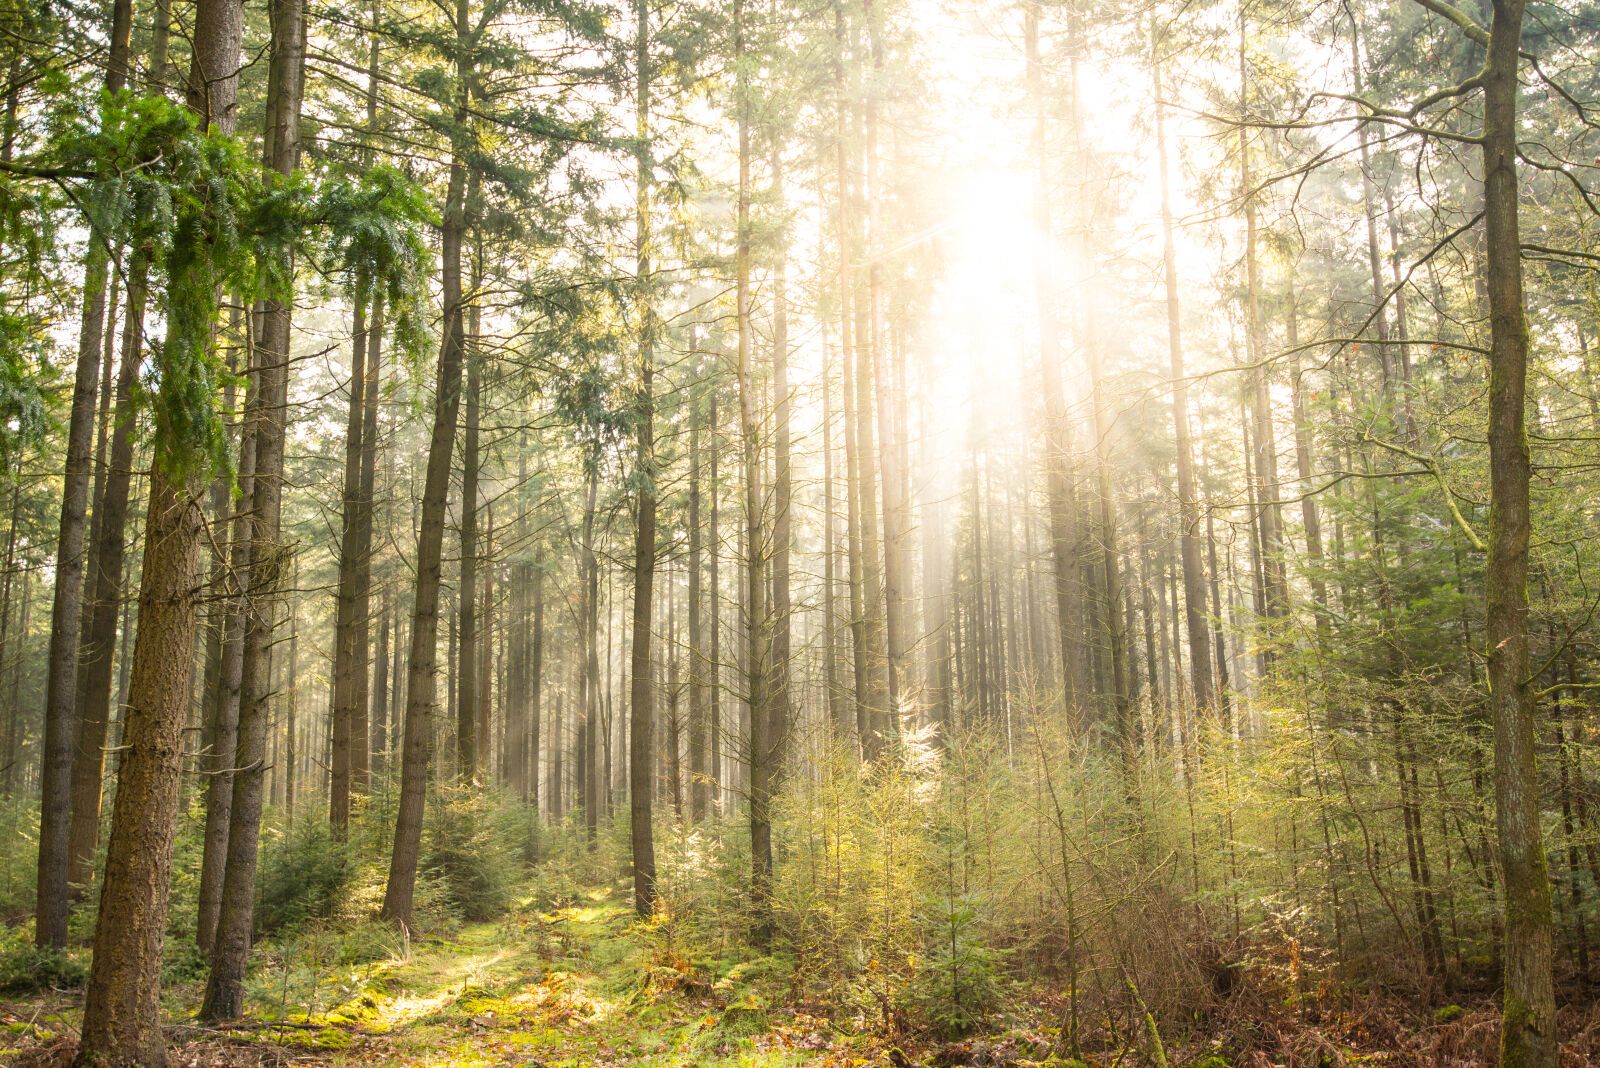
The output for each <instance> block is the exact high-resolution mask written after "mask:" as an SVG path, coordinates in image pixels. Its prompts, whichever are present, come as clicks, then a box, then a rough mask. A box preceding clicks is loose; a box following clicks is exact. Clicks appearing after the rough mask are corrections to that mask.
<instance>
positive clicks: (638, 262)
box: [628, 0, 677, 916]
mask: <svg viewBox="0 0 1600 1068" xmlns="http://www.w3.org/2000/svg"><path fill="white" fill-rule="evenodd" d="M634 18H635V19H636V20H637V26H636V27H635V34H636V36H635V40H634V74H635V82H634V138H635V142H634V143H635V146H636V147H635V160H634V162H635V167H636V173H635V182H636V185H635V199H634V258H635V268H636V276H635V279H634V283H635V285H636V286H637V287H638V299H639V302H640V305H641V307H640V308H639V396H638V402H637V404H638V411H637V427H636V432H637V434H638V440H637V442H636V447H637V451H636V453H635V459H634V462H635V465H636V467H637V471H636V475H635V477H636V478H637V480H638V485H639V490H638V497H637V500H636V502H635V506H634V508H635V512H634V546H633V653H632V659H631V665H630V668H629V674H630V675H631V676H632V678H631V682H630V687H631V689H630V691H629V705H630V707H629V712H628V727H629V732H630V733H629V739H628V803H629V804H628V811H629V816H630V819H631V822H632V844H633V907H634V911H635V912H637V913H638V914H639V915H641V916H649V915H651V914H652V913H653V912H654V911H655V904H656V855H655V837H654V828H653V827H652V825H651V819H652V812H651V805H652V800H653V798H652V795H651V790H650V784H651V779H652V778H653V777H654V748H653V746H652V744H651V734H652V729H651V724H652V719H653V715H652V712H653V710H652V704H651V703H652V702H653V701H654V700H655V692H654V685H653V683H654V674H653V671H654V668H653V666H652V664H651V661H650V643H651V640H652V638H653V633H652V628H651V625H650V619H651V617H650V611H651V597H652V596H653V594H654V592H655V570H656V486H655V478H656V456H655V396H654V394H653V392H652V391H653V390H654V388H655V385H654V380H655V329H656V324H655V319H654V309H653V306H652V304H651V292H650V291H651V288H652V282H651V279H650V252H651V247H650V240H651V237H650V194H651V168H652V166H653V164H652V162H651V158H650V4H649V0H637V2H636V3H635V5H634ZM674 663H676V661H674ZM673 700H674V701H676V700H677V695H676V691H674V694H673ZM676 753H677V749H676V737H674V749H673V754H674V755H673V766H674V784H673V789H674V791H676V790H677V783H676V777H677V776H676V765H677V755H676Z"/></svg>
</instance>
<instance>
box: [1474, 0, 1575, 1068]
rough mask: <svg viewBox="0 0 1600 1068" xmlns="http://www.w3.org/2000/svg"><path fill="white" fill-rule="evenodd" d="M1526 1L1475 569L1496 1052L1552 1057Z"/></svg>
mask: <svg viewBox="0 0 1600 1068" xmlns="http://www.w3.org/2000/svg"><path fill="white" fill-rule="evenodd" d="M1526 10H1527V0H1494V4H1493V11H1494V18H1493V21H1492V23H1491V24H1490V29H1489V35H1488V40H1487V42H1486V44H1487V48H1488V56H1487V59H1486V61H1485V63H1484V68H1483V72H1482V75H1481V78H1482V80H1483V94H1484V114H1483V171H1484V183H1483V184H1484V223H1485V230H1486V235H1487V239H1488V245H1487V254H1486V258H1485V273H1486V277H1485V285H1486V288H1487V290H1488V296H1489V411H1488V424H1489V426H1488V437H1489V538H1488V550H1489V552H1488V563H1487V566H1486V569H1485V582H1486V585H1487V595H1488V606H1487V614H1486V625H1487V631H1486V634H1485V639H1486V642H1487V645H1488V650H1489V651H1488V660H1489V709H1490V713H1491V715H1492V717H1493V720H1494V793H1495V826H1496V829H1497V830H1498V831H1499V844H1500V864H1501V869H1502V871H1503V872H1504V875H1505V966H1504V967H1505V970H1504V983H1505V1001H1504V1010H1503V1016H1502V1018H1501V1028H1500V1063H1501V1064H1502V1065H1504V1066H1506V1068H1525V1066H1527V1068H1544V1066H1546V1065H1554V1064H1555V1063H1556V1012H1555V991H1554V983H1553V979H1552V975H1551V966H1552V953H1553V949H1552V946H1553V941H1554V940H1553V934H1552V925H1551V916H1550V880H1549V876H1548V869H1547V867H1546V861H1545V849H1544V837H1543V832H1542V828H1541V825H1540V810H1539V778H1538V770H1537V767H1536V762H1535V746H1536V742H1537V739H1538V729H1539V717H1538V710H1537V708H1536V706H1535V695H1534V686H1535V681H1534V680H1533V679H1531V678H1530V677H1529V673H1530V670H1531V669H1530V666H1529V658H1528V542H1529V540H1530V538H1531V536H1532V521H1531V518H1530V516H1529V507H1528V496H1529V481H1530V478H1531V468H1532V458H1531V452H1530V449H1529V445H1528V432H1527V425H1526V402H1527V373H1528V321H1527V311H1526V308H1525V306H1524V297H1523V287H1522V247H1521V241H1522V239H1521V232H1520V220H1519V218H1518V203H1517V198H1518V188H1517V135H1518V121H1517V94H1518V82H1517V73H1518V66H1519V62H1520V58H1521V56H1520V50H1521V41H1522V20H1523V15H1524V13H1525V11H1526Z"/></svg>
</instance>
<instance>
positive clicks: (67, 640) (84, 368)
mask: <svg viewBox="0 0 1600 1068" xmlns="http://www.w3.org/2000/svg"><path fill="white" fill-rule="evenodd" d="M201 6H202V7H204V6H205V5H203V4H202V5H201ZM132 30H133V0H116V2H115V3H114V4H113V5H112V9H111V33H110V38H111V39H110V52H109V55H108V62H107V66H106V80H105V87H106V91H107V93H109V94H111V95H113V96H114V95H115V94H116V93H117V92H119V91H120V90H121V89H122V88H123V86H124V85H126V83H127V75H128V57H129V42H130V38H131V35H132ZM103 199H104V198H103V197H101V196H100V195H99V194H98V193H96V192H91V193H90V201H89V202H90V205H91V208H90V217H89V219H88V230H89V232H88V238H87V242H86V252H85V262H84V268H83V314H82V318H81V320H80V322H79V328H78V361H77V367H76V369H75V370H74V374H73V386H72V406H71V409H70V411H69V414H68V417H67V450H66V456H65V459H64V462H63V466H62V489H61V522H60V525H59V530H58V536H57V539H56V556H55V592H54V594H53V603H52V605H51V609H50V651H49V653H48V659H47V660H46V674H45V704H44V739H43V746H42V749H41V752H40V768H39V771H40V798H39V863H38V882H37V896H36V899H35V908H34V942H35V943H36V944H38V945H40V946H50V947H54V948H61V947H64V946H65V945H66V944H67V913H68V910H69V907H70V904H71V898H70V895H69V893H68V885H67V879H68V872H69V868H70V864H69V857H70V855H71V848H70V842H69V836H70V833H71V806H72V750H73V745H72V741H73V728H74V719H75V715H74V713H75V710H74V707H73V701H74V698H75V697H76V696H77V679H78V639H79V622H80V620H79V617H80V615H81V614H82V610H83V569H84V533H85V530H86V529H87V526H88V512H89V490H90V486H91V484H92V480H93V470H92V467H91V462H90V461H91V452H92V450H93V448H94V430H95V418H94V417H95V397H96V393H97V386H98V379H99V371H100V361H101V356H102V351H101V350H102V346H103V345H104V342H105V319H106V282H107V278H108V276H109V274H110V264H111V250H110V247H109V245H108V241H109V233H108V231H109V226H108V225H107V224H108V223H109V222H110V220H108V219H105V218H102V217H101V216H100V214H99V213H100V212H101V211H103V210H106V208H107V207H108V205H106V204H103V203H102V201H103Z"/></svg>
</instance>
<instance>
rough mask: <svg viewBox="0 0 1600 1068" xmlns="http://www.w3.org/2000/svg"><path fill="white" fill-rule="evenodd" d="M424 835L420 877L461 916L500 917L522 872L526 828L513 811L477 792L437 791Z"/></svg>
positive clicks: (469, 917)
mask: <svg viewBox="0 0 1600 1068" xmlns="http://www.w3.org/2000/svg"><path fill="white" fill-rule="evenodd" d="M441 795H442V796H440V798H439V801H438V803H437V804H434V805H431V806H430V807H429V811H428V819H427V824H426V827H425V834H424V835H423V844H422V864H421V875H422V876H423V878H424V879H425V880H426V881H429V882H433V883H435V884H437V886H438V888H439V889H440V890H441V891H442V897H443V900H444V903H445V905H446V906H447V907H448V908H449V909H450V911H451V912H452V913H453V914H454V915H457V916H459V917H460V918H461V919H463V920H468V921H481V920H488V919H492V918H494V917H495V916H498V915H500V914H501V913H502V912H504V911H505V910H506V909H507V908H508V907H509V906H510V905H511V900H512V896H513V894H514V893H515V890H516V888H517V885H518V880H519V878H520V877H521V875H522V865H521V863H520V861H519V858H520V857H521V855H522V842H523V838H524V837H525V834H526V831H525V828H524V827H523V826H522V821H521V819H520V818H519V817H518V815H517V813H516V812H515V811H514V810H512V809H510V808H508V807H506V806H503V805H500V804H499V803H498V802H497V801H496V800H495V799H494V798H493V797H490V796H488V795H485V794H481V793H479V792H478V791H476V790H457V789H450V790H444V791H441Z"/></svg>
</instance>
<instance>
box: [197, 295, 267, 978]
mask: <svg viewBox="0 0 1600 1068" xmlns="http://www.w3.org/2000/svg"><path fill="white" fill-rule="evenodd" d="M240 318H241V323H240V324H239V325H240V327H241V329H243V326H242V317H240ZM248 358H249V357H247V359H248ZM247 374H248V386H247V388H246V390H245V411H246V413H250V412H254V411H255V410H256V409H257V406H258V401H257V398H256V393H257V389H258V379H257V376H256V374H255V369H254V368H247ZM230 408H231V405H230ZM255 469H256V439H255V426H254V423H253V422H252V421H251V420H249V419H248V418H246V419H244V420H242V421H241V425H240V429H239V466H238V472H237V476H236V478H237V482H238V486H239V494H240V496H239V501H238V503H237V505H235V509H234V512H233V515H232V516H231V517H229V515H228V499H229V493H228V486H227V483H226V479H225V478H223V477H220V476H219V477H217V478H216V479H214V480H213V483H212V491H211V492H212V515H213V517H214V519H216V520H219V521H220V520H223V519H226V520H227V527H228V528H231V531H230V538H229V542H228V552H227V555H226V556H223V554H222V553H221V551H220V547H219V550H218V551H217V553H216V559H214V560H213V561H212V567H211V576H212V589H213V590H214V591H215V592H214V593H213V596H214V597H215V598H216V599H217V605H216V610H215V612H214V613H213V615H212V618H213V619H214V620H216V621H217V625H218V626H219V628H220V633H218V635H217V636H216V638H215V641H216V643H217V649H216V654H217V655H216V672H217V675H216V678H215V679H213V680H211V682H210V685H209V687H208V693H207V697H208V702H207V707H206V708H204V709H202V711H201V714H202V715H203V716H205V718H206V724H205V729H206V737H207V741H208V743H209V744H208V745H206V746H205V747H204V760H203V762H202V767H203V768H204V769H205V772H206V793H205V802H206V823H205V832H204V833H205V839H204V843H203V846H202V851H201V857H200V887H199V901H198V904H197V907H196V910H195V911H196V924H195V943H196V944H197V945H198V946H199V947H200V950H201V952H202V953H205V954H207V955H209V954H210V953H211V942H212V939H213V937H214V936H215V935H216V931H217V914H218V912H219V911H220V910H221V908H222V879H223V874H224V872H225V871H226V868H227V863H228V831H229V828H230V827H231V826H232V822H233V819H232V814H233V769H234V767H235V766H236V765H237V763H238V753H237V749H238V739H239V687H240V682H241V679H242V677H243V672H244V626H245V609H246V606H247V603H246V600H245V590H244V589H243V587H242V586H241V585H240V582H239V579H240V576H242V575H243V574H244V573H245V571H246V569H247V568H248V566H249V555H250V534H251V531H252V529H253V528H252V525H251V524H250V523H249V522H248V521H247V519H246V513H247V512H248V510H249V509H250V507H251V505H252V503H253V500H254V498H253V494H252V492H251V491H252V487H253V486H254V484H255Z"/></svg>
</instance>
